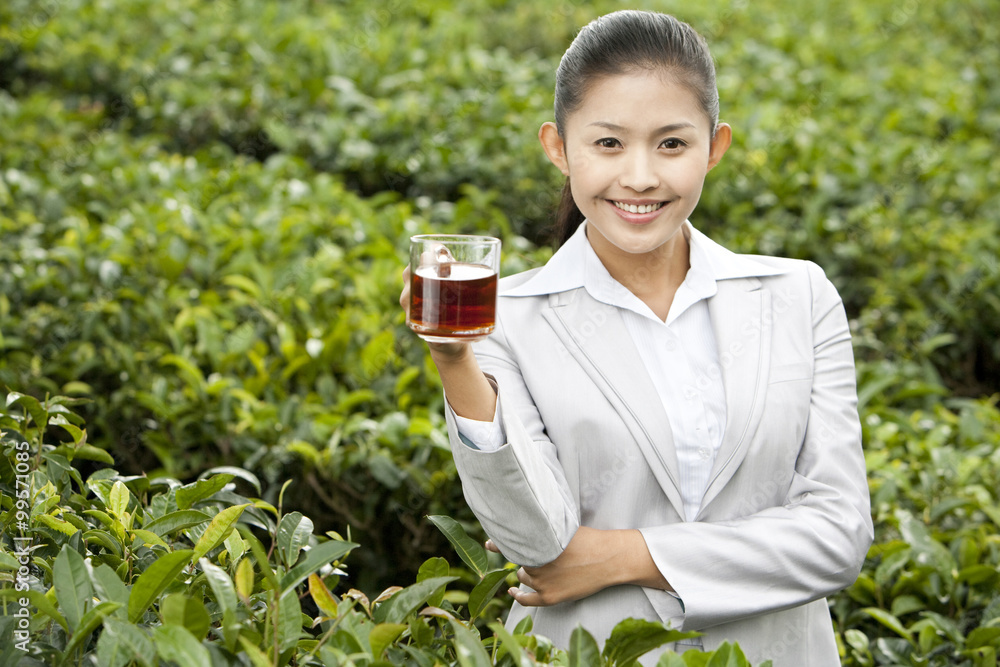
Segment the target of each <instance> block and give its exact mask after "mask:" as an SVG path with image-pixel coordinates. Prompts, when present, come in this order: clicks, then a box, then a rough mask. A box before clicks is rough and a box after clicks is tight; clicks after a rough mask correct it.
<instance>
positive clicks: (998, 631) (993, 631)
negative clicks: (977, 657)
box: [965, 627, 1000, 649]
mask: <svg viewBox="0 0 1000 667" xmlns="http://www.w3.org/2000/svg"><path fill="white" fill-rule="evenodd" d="M965 642H966V643H965V645H966V647H968V648H980V647H982V646H992V647H993V648H997V649H1000V628H987V627H982V628H976V629H975V630H973V631H972V632H970V633H969V635H968V637H966V638H965Z"/></svg>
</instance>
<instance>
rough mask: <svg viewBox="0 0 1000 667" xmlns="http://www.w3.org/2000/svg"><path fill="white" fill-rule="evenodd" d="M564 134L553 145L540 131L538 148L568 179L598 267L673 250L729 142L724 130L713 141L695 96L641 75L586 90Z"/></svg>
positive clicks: (656, 75)
mask: <svg viewBox="0 0 1000 667" xmlns="http://www.w3.org/2000/svg"><path fill="white" fill-rule="evenodd" d="M563 129H564V132H563V135H562V136H559V135H558V132H557V131H556V128H555V125H554V124H552V123H547V124H546V125H544V126H543V127H542V130H541V132H540V138H541V139H542V144H543V146H545V149H546V153H547V154H548V155H549V158H550V159H551V160H552V162H553V163H554V164H556V166H558V167H559V168H560V169H561V170H562V171H563V173H564V174H566V175H567V176H569V180H570V185H571V189H572V193H573V199H574V200H575V201H576V205H577V206H578V207H579V208H580V211H581V212H582V213H583V215H584V216H586V218H587V221H588V237H589V239H590V243H591V245H593V246H594V250H595V251H596V252H597V254H598V256H600V257H601V259H602V260H605V262H606V263H607V260H608V259H611V258H612V257H614V256H616V255H617V256H621V255H622V254H623V253H625V254H631V255H635V254H643V253H649V252H652V251H654V250H657V249H658V248H660V247H661V246H663V245H664V244H667V243H673V242H674V241H675V240H676V239H677V238H678V237H677V231H678V230H679V229H680V228H681V226H682V225H683V223H684V221H685V220H686V219H687V218H688V216H689V215H690V214H691V212H692V211H693V210H694V208H695V205H696V204H697V203H698V199H699V198H700V196H701V190H702V184H703V183H704V181H705V175H706V174H707V173H708V170H709V169H711V168H712V167H714V166H715V165H716V164H717V163H718V161H719V160H720V159H721V158H722V155H723V153H725V151H726V149H727V148H728V147H729V142H730V139H731V134H730V129H729V126H728V125H725V124H721V125H720V126H719V130H718V131H717V132H716V135H715V137H714V139H713V138H712V137H711V135H710V133H711V128H710V121H709V118H708V116H707V115H706V114H705V112H704V111H703V110H702V108H701V105H700V104H699V103H698V99H697V98H696V97H695V95H694V94H693V93H692V92H691V91H690V90H689V89H688V88H686V87H684V86H681V85H679V84H677V83H676V82H675V81H674V79H673V78H672V77H671V76H670V75H668V74H666V73H664V72H662V71H649V70H638V71H636V72H632V73H627V74H619V75H611V76H606V77H602V78H599V79H597V80H595V81H593V82H592V83H591V85H590V87H589V89H588V90H587V92H586V94H585V95H584V97H583V102H582V104H581V105H580V106H579V107H578V108H577V109H575V110H574V111H573V112H572V113H570V114H569V115H568V117H567V119H566V127H565V128H563Z"/></svg>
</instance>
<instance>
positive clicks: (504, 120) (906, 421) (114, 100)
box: [0, 0, 1000, 665]
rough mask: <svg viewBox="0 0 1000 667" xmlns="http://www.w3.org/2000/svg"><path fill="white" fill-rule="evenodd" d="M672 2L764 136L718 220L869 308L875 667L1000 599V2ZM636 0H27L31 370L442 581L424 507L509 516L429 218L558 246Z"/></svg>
mask: <svg viewBox="0 0 1000 667" xmlns="http://www.w3.org/2000/svg"><path fill="white" fill-rule="evenodd" d="M643 7H644V8H649V9H658V10H663V11H669V12H672V13H675V14H676V15H678V16H679V17H680V18H682V19H684V20H687V21H688V22H690V23H692V25H694V27H695V28H696V29H698V30H699V31H700V32H701V33H702V34H704V35H705V36H706V38H707V39H708V41H709V43H710V45H711V48H712V50H713V53H714V55H715V57H716V61H717V66H718V73H719V88H720V96H721V99H722V117H723V119H724V120H726V121H727V122H729V123H730V124H731V125H732V126H733V128H734V132H735V143H734V146H733V148H732V149H731V151H730V153H729V154H728V155H727V156H726V158H725V160H724V161H723V163H722V165H720V167H719V168H717V169H716V170H713V172H712V173H711V175H710V176H709V179H708V181H707V183H706V189H705V194H704V195H703V198H702V203H701V204H700V206H699V209H698V210H697V211H696V213H695V216H694V218H693V220H692V221H693V222H694V224H695V225H697V226H699V228H701V229H703V230H704V231H706V232H707V233H709V234H710V235H711V236H713V237H714V238H716V239H717V240H719V241H720V242H722V243H724V244H726V245H728V246H729V247H731V248H733V249H736V250H741V251H747V252H761V253H765V254H781V255H788V256H794V257H802V258H809V259H813V260H815V261H817V262H818V263H819V264H820V265H821V266H823V267H824V268H825V269H826V271H827V273H828V274H829V275H830V277H831V278H832V279H833V280H834V282H835V283H836V284H837V286H838V288H839V289H840V291H841V294H842V295H843V296H844V299H845V303H846V305H847V307H848V312H849V316H850V317H851V322H852V329H853V332H854V336H855V351H856V355H857V358H858V369H859V381H860V392H861V399H862V418H863V423H864V427H865V439H866V441H865V444H866V449H867V455H868V458H869V469H870V480H871V487H872V492H873V501H874V503H875V504H874V509H873V511H874V513H875V518H876V523H877V531H878V533H877V538H876V545H875V547H873V549H872V553H871V554H870V556H871V559H870V562H869V563H868V565H866V569H865V571H864V573H863V574H862V577H861V579H860V580H859V582H858V584H856V585H855V587H854V588H852V589H851V590H850V591H848V592H846V593H844V594H843V595H842V596H840V597H839V598H838V599H837V601H836V602H835V605H834V610H835V612H836V616H837V619H836V621H837V624H838V630H839V633H840V634H839V636H840V639H841V642H842V644H843V646H844V652H845V660H847V661H853V662H851V664H859V665H861V664H889V662H891V661H892V660H896V661H897V662H900V663H902V664H911V662H907V661H912V664H929V663H927V662H920V660H931V659H933V658H934V656H938V657H939V659H942V660H943V659H945V658H940V656H942V655H943V656H946V657H947V656H952V657H953V654H952V653H949V651H960V650H965V637H966V636H967V635H968V634H969V633H970V632H972V631H974V630H975V629H977V628H981V627H983V628H986V627H988V628H996V627H997V623H998V622H997V618H998V617H1000V602H998V601H997V600H998V599H1000V597H998V593H997V587H998V576H997V563H998V550H1000V546H998V541H997V528H998V525H1000V508H998V488H1000V473H998V468H1000V454H998V453H997V444H998V442H1000V415H998V411H997V409H996V392H997V387H998V379H1000V336H997V333H998V332H1000V297H998V294H1000V289H998V288H1000V260H998V255H1000V240H998V239H1000V216H998V214H997V211H998V210H1000V195H998V192H1000V157H998V153H997V151H996V147H997V145H998V141H1000V69H998V68H997V67H996V63H997V62H1000V23H998V22H997V21H996V17H997V16H998V15H1000V6H998V4H997V2H996V0H963V1H962V2H958V3H942V2H928V1H926V0H924V1H918V0H910V1H907V2H890V1H888V0H875V1H872V2H864V3H862V2H847V3H840V4H837V5H836V6H830V7H826V6H825V3H823V4H822V5H821V6H813V5H811V4H809V3H801V2H791V1H789V0H767V1H765V2H755V3H750V2H746V1H739V0H738V1H733V2H725V1H723V0H713V1H711V2H707V3H679V2H666V1H662V2H647V3H644V5H643ZM618 8H620V5H619V4H618V3H614V2H609V1H599V2H590V3H582V2H575V1H573V0H562V1H559V0H557V1H555V2H542V3H527V2H524V3H520V2H503V1H500V0H463V1H462V2H460V3H445V2H440V1H437V0H428V1H425V2H402V1H400V0H387V1H386V2H382V3H371V2H361V1H355V0H344V1H342V2H336V3H325V2H318V1H314V0H288V1H283V2H274V1H267V0H246V1H243V2H235V1H232V0H222V1H220V2H214V3H206V2H203V1H202V0H169V1H163V0H160V1H158V2H152V1H150V0H96V1H84V0H43V1H42V2H36V1H34V0H8V1H7V2H5V3H3V5H2V6H0V129H2V140H0V384H3V385H5V386H6V387H9V388H10V389H12V390H16V391H20V392H24V393H26V394H32V395H35V396H37V397H43V396H44V395H45V394H46V393H50V394H65V395H71V396H79V397H86V398H89V399H91V401H92V402H91V403H89V404H87V405H86V406H83V407H81V408H80V409H81V410H82V411H83V413H84V416H85V418H86V422H87V424H88V427H89V429H88V432H89V436H90V441H91V442H92V443H94V444H96V445H98V446H99V447H101V448H104V449H106V450H108V451H110V452H112V453H113V454H114V456H115V458H116V460H117V461H118V462H119V466H118V467H119V468H120V469H121V470H122V472H123V473H124V474H140V473H143V472H144V473H146V474H147V475H149V476H157V475H162V476H168V477H174V478H177V479H180V480H192V479H194V478H195V477H197V475H198V474H199V473H202V472H204V471H206V470H208V469H211V468H212V467H214V466H218V465H223V464H227V465H239V466H242V467H244V468H246V469H247V470H250V471H252V472H254V473H256V474H257V475H258V476H259V478H260V479H261V480H262V482H263V489H262V497H263V498H264V499H265V500H267V501H269V502H272V503H276V502H277V498H276V496H277V493H278V489H279V488H280V485H281V482H282V481H284V480H286V479H295V480H297V482H298V483H296V484H294V485H292V486H291V487H290V488H289V489H288V491H287V492H286V497H285V502H286V506H291V507H294V508H295V509H298V510H300V511H302V512H303V513H304V514H306V515H308V516H311V517H313V518H314V520H315V522H316V526H317V529H318V530H320V531H325V530H336V531H339V532H341V533H343V534H344V535H347V534H348V533H350V538H351V539H353V540H354V541H356V542H359V543H361V544H363V545H364V548H363V549H358V550H357V551H356V552H354V553H352V555H351V559H352V563H353V564H354V568H353V570H352V574H353V576H355V577H356V579H355V581H354V582H353V583H354V585H355V586H357V587H358V588H361V589H363V590H366V591H377V590H379V589H380V588H381V587H384V586H385V585H388V584H390V583H397V582H398V581H399V578H400V576H402V575H405V576H412V575H413V573H415V572H416V571H417V568H418V567H419V566H420V564H421V563H423V562H424V561H425V559H426V558H428V557H429V556H434V555H438V554H441V553H445V552H446V551H447V546H446V542H445V541H444V540H443V538H442V536H441V535H440V533H438V532H437V531H436V530H435V529H434V528H433V527H432V526H430V525H429V524H428V523H427V522H426V521H425V520H424V519H423V517H424V516H425V515H428V514H451V515H452V516H456V517H458V518H459V519H460V520H461V521H462V522H464V523H465V524H466V525H467V526H468V527H469V528H470V530H473V529H474V526H473V523H472V517H471V515H469V513H468V512H467V510H465V509H464V504H463V502H462V500H461V493H460V488H459V486H458V482H457V477H456V474H455V471H454V467H453V465H452V463H451V459H450V455H449V453H448V451H447V446H446V441H445V438H444V436H443V424H442V416H441V415H442V412H441V400H442V399H441V396H440V387H439V383H438V380H437V378H436V376H435V374H434V371H433V368H432V367H431V365H430V364H429V362H428V360H427V358H426V355H425V350H424V348H423V347H422V345H421V344H420V343H419V341H417V340H416V339H415V338H414V337H413V336H411V335H410V334H409V332H408V331H407V330H406V329H405V326H404V324H403V321H402V314H401V312H400V311H399V308H398V305H397V303H396V298H397V295H398V292H399V288H400V278H399V273H400V269H401V266H402V264H403V263H404V261H405V260H404V254H405V247H406V239H407V237H408V236H409V235H411V234H413V233H417V232H425V231H431V230H433V231H441V232H444V231H462V232H472V231H477V232H489V233H492V234H495V235H500V236H501V237H503V240H504V248H505V260H504V268H503V272H504V273H505V274H507V273H513V272H515V271H518V270H522V269H524V268H527V267H529V266H536V265H538V264H539V263H541V262H543V261H544V260H545V259H546V258H547V257H548V256H549V253H550V252H551V251H550V250H549V249H548V248H547V247H546V246H545V241H546V240H547V228H548V225H549V221H550V218H551V211H552V208H553V205H554V203H555V196H556V193H557V192H558V188H559V186H560V182H559V179H558V173H557V172H556V171H555V170H554V169H553V168H551V166H549V165H547V164H546V163H545V160H544V157H543V155H542V153H541V151H540V149H539V148H538V146H537V140H536V138H535V133H536V130H537V127H538V125H539V124H540V123H541V122H542V121H544V120H546V119H548V118H549V117H550V115H551V104H552V99H551V89H552V86H553V72H554V70H555V66H556V64H557V62H558V58H559V56H560V55H561V53H562V51H563V50H564V49H565V47H566V46H567V45H568V43H569V41H570V40H571V39H572V36H573V34H574V33H575V30H576V29H578V27H579V26H580V25H582V24H583V23H585V22H587V21H589V20H590V19H592V18H593V17H594V16H596V15H598V14H600V13H602V12H604V11H607V10H611V9H618ZM974 566H981V567H985V568H987V569H986V570H974V571H970V570H968V569H967V568H970V567H974ZM963 572H965V574H964V575H963V574H962V573H963ZM899 600H902V602H899ZM926 628H930V630H926ZM998 634H1000V633H998ZM980 639H981V637H980ZM869 640H871V641H870V642H869ZM990 641H994V644H995V640H990ZM988 643H989V642H986V644H988ZM984 645H985V644H984ZM942 647H943V648H942ZM893 656H896V657H893ZM965 659H970V660H971V658H968V657H967V658H965ZM956 660H957V658H956ZM887 661H889V662H887ZM935 664H937V663H935ZM941 664H951V663H941Z"/></svg>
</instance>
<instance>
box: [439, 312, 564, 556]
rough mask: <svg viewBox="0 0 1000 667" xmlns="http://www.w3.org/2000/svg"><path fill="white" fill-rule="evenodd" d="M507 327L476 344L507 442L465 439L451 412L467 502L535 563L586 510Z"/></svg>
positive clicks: (511, 549) (505, 550) (514, 550)
mask: <svg viewBox="0 0 1000 667" xmlns="http://www.w3.org/2000/svg"><path fill="white" fill-rule="evenodd" d="M502 326H503V325H502V322H501V321H500V320H499V318H498V321H497V328H496V330H495V331H494V333H493V334H492V335H491V336H490V337H489V338H487V339H486V340H485V341H482V342H481V343H476V344H475V345H474V348H475V353H476V358H477V359H478V361H479V364H480V366H481V368H482V369H483V371H484V372H485V373H486V375H487V378H488V379H489V380H490V382H491V383H492V384H493V386H494V389H496V390H497V410H498V411H499V413H500V417H501V421H502V423H503V430H504V432H505V434H506V440H507V442H506V443H505V444H504V445H503V446H501V447H500V448H499V449H497V450H495V451H482V450H478V449H474V448H472V447H468V446H466V445H464V444H462V441H461V438H460V436H459V433H458V428H457V425H456V423H455V419H454V413H453V411H451V410H446V411H445V413H446V419H447V425H448V436H449V440H450V442H451V449H452V454H453V456H454V459H455V466H456V468H457V469H458V473H459V476H460V477H461V479H462V492H463V494H464V495H465V499H466V502H467V503H468V504H469V507H470V508H471V509H472V511H473V513H474V514H475V515H476V518H478V519H479V522H480V523H481V524H482V526H483V529H484V530H485V531H486V534H487V535H489V536H490V538H491V539H492V540H493V542H494V543H495V544H496V545H497V547H499V549H500V552H501V553H502V554H503V555H504V556H505V557H506V558H508V559H509V560H510V561H512V562H514V563H517V564H519V565H527V566H529V567H531V566H538V565H544V564H546V563H549V562H551V561H553V560H555V559H556V558H557V557H558V556H559V554H561V553H562V552H563V550H564V549H565V548H566V546H567V545H568V544H569V542H570V540H571V539H572V538H573V535H575V534H576V531H577V528H579V527H580V513H579V510H578V508H577V506H576V503H575V501H574V500H573V497H572V495H571V494H570V491H569V485H568V484H567V482H566V478H565V476H564V474H563V471H562V467H561V465H560V463H559V460H558V456H557V454H556V448H555V445H553V444H552V443H551V442H550V441H549V439H548V438H547V436H546V435H545V428H544V426H543V424H542V420H541V417H540V416H539V414H538V409H537V408H536V407H535V404H534V402H533V401H532V400H531V396H530V394H529V392H528V389H527V387H526V386H525V384H524V379H523V378H522V377H521V373H520V371H519V369H518V366H517V363H516V362H515V361H514V359H513V355H512V354H511V352H510V349H509V347H508V345H507V342H506V339H505V336H504V333H503V328H502ZM445 398H446V399H447V396H446V397H445ZM512 517H516V520H512Z"/></svg>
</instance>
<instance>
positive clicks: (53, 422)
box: [49, 414, 86, 458]
mask: <svg viewBox="0 0 1000 667" xmlns="http://www.w3.org/2000/svg"><path fill="white" fill-rule="evenodd" d="M49 426H58V427H60V428H62V429H63V430H65V431H66V432H67V433H69V434H70V437H72V438H73V444H74V445H78V444H80V441H81V440H83V439H84V437H86V436H85V434H84V431H83V429H81V428H80V427H79V426H76V425H74V424H72V423H71V422H70V421H69V420H68V419H66V416H65V415H60V414H56V415H52V416H51V417H49ZM69 449H70V451H72V448H69ZM71 458H72V457H71Z"/></svg>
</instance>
